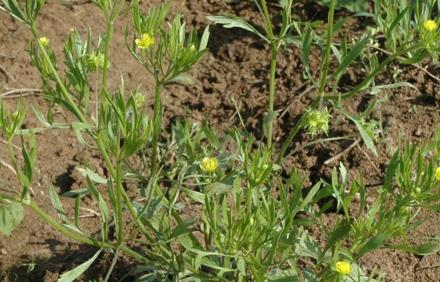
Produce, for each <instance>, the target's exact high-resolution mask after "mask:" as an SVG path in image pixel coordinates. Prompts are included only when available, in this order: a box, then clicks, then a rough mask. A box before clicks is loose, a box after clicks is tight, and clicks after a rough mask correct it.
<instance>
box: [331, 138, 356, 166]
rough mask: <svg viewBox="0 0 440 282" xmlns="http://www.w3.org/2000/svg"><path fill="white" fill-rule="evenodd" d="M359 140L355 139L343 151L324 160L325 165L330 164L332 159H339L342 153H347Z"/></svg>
mask: <svg viewBox="0 0 440 282" xmlns="http://www.w3.org/2000/svg"><path fill="white" fill-rule="evenodd" d="M359 142H361V139H356V140H355V141H354V142H353V143H352V144H351V145H350V146H349V147H348V148H347V149H345V150H344V151H342V152H340V153H339V154H337V155H336V156H334V157H332V158H330V159H328V160H326V161H325V162H324V164H325V165H328V164H331V163H332V162H334V161H337V160H339V159H340V158H341V157H342V156H343V155H345V154H347V153H348V152H350V151H351V150H352V149H353V148H354V147H356V145H358V144H359Z"/></svg>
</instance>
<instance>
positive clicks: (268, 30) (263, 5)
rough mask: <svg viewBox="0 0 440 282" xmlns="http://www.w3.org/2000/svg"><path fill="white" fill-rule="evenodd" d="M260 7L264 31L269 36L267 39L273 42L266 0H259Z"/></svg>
mask: <svg viewBox="0 0 440 282" xmlns="http://www.w3.org/2000/svg"><path fill="white" fill-rule="evenodd" d="M261 9H262V10H263V20H264V27H265V29H266V33H267V35H268V36H269V40H270V41H271V42H273V39H274V34H273V29H272V23H271V20H270V15H269V9H268V8H267V3H266V0H261Z"/></svg>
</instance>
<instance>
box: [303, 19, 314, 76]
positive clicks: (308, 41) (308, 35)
mask: <svg viewBox="0 0 440 282" xmlns="http://www.w3.org/2000/svg"><path fill="white" fill-rule="evenodd" d="M312 31H313V30H312V28H311V27H310V26H308V27H307V30H306V32H305V33H304V36H303V38H302V48H301V60H302V63H303V65H304V69H305V72H306V73H307V75H308V76H309V77H311V75H310V59H309V57H310V47H311V46H312V41H313V36H312Z"/></svg>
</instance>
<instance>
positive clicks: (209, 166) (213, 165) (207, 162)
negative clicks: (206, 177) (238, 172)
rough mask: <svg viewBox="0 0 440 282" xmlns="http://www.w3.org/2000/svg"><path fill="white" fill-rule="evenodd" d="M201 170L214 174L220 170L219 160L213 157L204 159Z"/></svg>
mask: <svg viewBox="0 0 440 282" xmlns="http://www.w3.org/2000/svg"><path fill="white" fill-rule="evenodd" d="M200 168H201V169H202V170H203V171H204V172H208V173H211V172H214V171H216V170H217V168H218V160H217V158H215V157H213V158H208V157H206V158H203V160H202V164H201V165H200Z"/></svg>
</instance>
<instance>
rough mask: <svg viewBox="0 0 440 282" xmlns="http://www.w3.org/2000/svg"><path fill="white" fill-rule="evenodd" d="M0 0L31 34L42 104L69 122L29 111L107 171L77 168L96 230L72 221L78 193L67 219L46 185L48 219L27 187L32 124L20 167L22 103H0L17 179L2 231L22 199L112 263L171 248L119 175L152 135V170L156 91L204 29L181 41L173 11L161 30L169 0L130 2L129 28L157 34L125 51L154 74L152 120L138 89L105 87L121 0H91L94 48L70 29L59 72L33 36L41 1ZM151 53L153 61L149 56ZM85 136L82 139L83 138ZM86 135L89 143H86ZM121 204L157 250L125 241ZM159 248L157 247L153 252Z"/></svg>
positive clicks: (192, 53) (194, 56)
mask: <svg viewBox="0 0 440 282" xmlns="http://www.w3.org/2000/svg"><path fill="white" fill-rule="evenodd" d="M3 3H4V7H0V8H1V9H2V10H4V11H6V12H7V13H9V14H10V15H12V16H13V17H15V18H17V19H18V20H20V21H21V22H23V23H24V24H25V25H26V26H28V27H29V28H30V30H31V31H32V34H33V39H32V40H31V43H30V45H29V53H30V55H31V59H32V63H33V64H34V66H35V67H36V68H37V69H38V70H39V72H40V75H41V79H42V82H43V87H44V91H45V94H46V95H45V98H46V100H47V101H49V103H50V105H54V104H58V105H60V106H61V107H63V108H65V109H66V110H68V111H69V112H71V113H72V114H73V116H74V117H75V119H76V121H73V122H72V123H70V124H59V123H56V122H54V120H53V115H52V110H51V109H50V110H49V113H48V115H47V116H46V117H45V116H44V115H43V114H42V113H41V112H40V111H39V110H38V109H35V113H36V114H37V117H38V118H39V119H40V121H41V122H42V123H43V124H44V125H45V126H46V127H48V128H70V129H72V130H73V131H74V132H75V133H76V135H77V137H78V141H79V142H80V143H82V144H83V145H85V146H86V147H88V148H92V149H94V150H97V151H98V152H100V154H101V157H102V159H103V160H104V162H105V164H106V168H107V170H108V171H109V176H108V179H105V178H103V177H102V176H99V175H97V174H95V173H94V172H93V171H91V170H90V169H89V168H86V169H84V170H82V173H83V175H84V177H85V178H86V180H87V189H88V193H90V195H91V196H92V198H93V199H94V200H96V201H97V202H98V204H99V207H100V212H101V216H102V226H101V232H100V236H98V237H95V236H93V235H89V234H88V232H86V231H85V230H84V229H83V228H82V226H81V225H80V221H79V218H78V217H79V214H80V212H79V211H80V210H79V207H80V194H78V195H77V196H76V205H75V215H74V218H73V219H70V218H68V217H67V215H66V214H65V212H64V209H63V207H62V205H61V201H60V200H59V199H58V195H57V194H56V192H55V191H54V190H53V189H52V188H51V189H49V195H50V197H51V201H52V203H53V205H54V206H55V208H56V210H57V212H58V215H59V218H60V219H61V221H62V223H59V222H57V220H56V219H55V218H52V217H51V216H49V215H48V214H47V213H46V212H45V211H44V210H42V209H41V208H40V207H38V206H37V205H36V204H35V203H34V202H33V201H32V197H31V196H30V194H29V190H30V184H31V182H32V174H33V170H34V167H35V165H36V163H35V160H36V156H35V152H36V149H35V146H36V144H35V142H34V138H33V134H32V131H30V134H29V135H28V139H29V140H30V142H29V144H30V149H28V148H27V146H25V143H23V145H22V147H23V159H24V164H23V167H20V165H19V162H18V160H17V159H16V157H15V154H14V152H13V141H14V139H16V136H17V135H18V134H25V133H26V131H23V132H21V129H20V127H21V124H22V122H23V120H24V117H25V111H24V109H23V107H19V108H18V109H17V111H16V113H15V114H13V115H12V116H11V115H7V114H6V113H5V111H4V107H3V106H2V107H1V112H0V113H1V116H2V123H1V126H0V128H1V129H2V131H3V132H5V134H6V135H7V137H8V138H7V140H8V143H9V152H10V154H9V155H10V160H11V162H12V163H13V166H12V167H13V168H14V172H15V173H16V174H17V176H18V178H19V180H20V183H21V186H22V187H21V188H22V189H21V190H22V191H21V193H20V194H21V196H20V197H15V196H9V195H1V199H2V201H5V203H7V205H6V206H5V209H6V212H7V213H10V214H11V220H12V221H11V222H10V223H9V224H7V225H6V226H2V231H4V233H6V234H9V233H10V232H11V230H12V229H13V228H14V227H15V225H16V224H18V223H19V221H20V220H21V218H22V208H21V204H24V205H28V206H30V207H31V208H32V209H33V210H34V212H36V213H37V214H38V215H39V216H40V217H41V218H42V219H43V220H44V221H46V222H47V223H48V224H49V225H51V226H52V227H53V228H55V229H56V230H57V231H59V232H61V233H62V234H63V235H65V236H66V237H68V238H70V239H73V240H75V241H78V242H81V243H85V244H89V245H93V246H96V247H98V248H100V249H108V250H112V251H113V252H114V255H115V260H114V263H115V262H116V260H117V257H118V254H119V253H125V254H126V255H129V256H132V257H133V258H135V259H137V260H138V261H140V262H146V261H148V259H149V258H152V257H154V256H156V257H157V258H159V257H162V256H163V255H165V256H168V255H170V254H171V251H170V249H168V247H170V246H168V245H167V243H166V242H164V243H163V245H162V243H160V241H161V240H162V239H159V238H156V239H152V237H151V236H152V235H151V234H160V232H158V231H157V230H155V227H153V226H152V225H150V224H149V223H144V222H142V221H141V220H139V216H140V215H139V212H140V210H139V211H138V210H137V209H136V208H137V207H136V206H135V205H134V203H132V202H131V200H130V198H129V196H128V195H127V193H126V191H125V189H124V187H123V182H124V179H125V177H126V174H127V173H128V172H129V171H128V170H127V167H126V161H127V160H128V159H129V158H130V157H131V156H133V155H134V154H135V153H136V152H139V150H140V149H142V148H144V147H145V145H146V144H148V143H150V142H152V143H153V144H154V146H153V159H154V160H155V161H153V162H152V167H151V171H152V174H153V172H154V171H155V170H156V169H157V168H158V167H159V164H158V163H157V162H158V160H157V154H158V148H157V147H158V145H157V143H158V139H159V133H160V128H161V126H160V123H161V114H162V110H163V109H162V106H161V102H160V92H161V90H162V89H163V87H164V86H165V85H166V84H167V83H170V82H172V81H173V79H176V78H178V76H179V75H181V74H183V73H184V72H186V71H188V70H189V69H190V68H191V66H192V65H193V64H195V63H196V62H197V61H198V60H199V59H200V57H201V56H202V55H203V53H204V51H205V49H206V45H207V40H208V36H209V33H208V31H207V30H206V31H205V33H204V36H203V38H202V41H201V42H200V41H199V40H198V38H197V34H196V31H193V32H192V33H191V35H190V36H189V38H188V39H187V40H186V39H185V24H184V23H182V19H181V17H180V16H176V17H175V19H174V21H173V24H172V27H171V29H170V30H169V31H167V30H165V29H163V27H164V25H165V15H166V12H167V9H168V6H169V4H165V5H161V6H159V7H158V8H153V9H152V10H151V11H150V13H149V14H148V15H146V16H142V15H141V12H140V7H139V5H138V3H137V2H133V3H132V9H133V12H132V13H133V19H134V24H135V29H136V30H137V31H138V32H139V34H145V33H146V32H147V31H146V30H145V29H147V30H149V31H150V32H151V34H153V35H154V36H157V37H158V38H157V41H156V42H157V43H156V44H155V40H154V39H153V38H145V37H143V38H141V41H137V43H138V45H139V46H137V47H143V46H145V47H149V48H148V50H144V48H142V50H143V51H142V54H138V53H137V51H136V50H135V49H134V48H133V49H131V51H132V53H133V55H134V56H135V57H136V58H137V59H139V60H140V61H141V62H142V63H143V64H144V66H145V67H146V68H147V69H148V70H151V73H152V74H153V75H154V78H155V79H156V95H155V98H156V106H155V114H154V117H153V120H149V119H148V118H147V117H146V115H145V114H144V113H143V112H141V111H140V107H141V104H142V99H140V98H139V91H137V90H136V91H133V92H131V93H130V94H128V95H127V94H126V93H125V91H124V82H123V78H121V86H120V89H119V90H118V91H116V93H115V94H111V92H113V91H112V90H111V89H109V88H108V73H109V68H110V67H111V63H110V59H109V46H110V44H111V39H112V35H113V25H114V22H115V20H116V19H117V18H118V16H119V13H120V11H121V9H122V7H123V5H124V1H119V0H99V1H96V2H95V4H96V5H97V7H98V8H99V9H100V10H101V11H102V12H103V14H104V16H105V18H106V32H105V33H104V34H103V36H102V37H101V38H100V40H99V43H98V45H97V46H96V47H94V46H93V37H92V34H91V32H90V31H89V33H88V34H87V39H86V40H82V39H81V35H80V34H79V33H78V32H77V31H76V30H72V32H71V34H70V36H69V38H68V40H67V42H66V45H65V48H64V56H65V66H66V67H65V71H64V73H61V71H60V70H59V69H60V68H59V67H58V64H59V63H58V61H57V58H56V56H55V53H54V52H53V50H52V48H51V46H50V44H49V43H50V39H49V38H47V37H45V36H40V35H39V32H38V29H37V25H36V18H37V15H38V13H39V11H40V9H41V8H42V6H43V4H44V1H43V0H38V1H26V2H25V3H24V4H19V3H18V2H16V1H15V0H5V1H3ZM156 11H160V14H159V15H157V14H154V13H155V12H156ZM158 17H160V19H161V20H160V21H158V20H159V18H158ZM147 39H149V40H147ZM135 44H136V43H135ZM153 44H154V46H153ZM147 45H149V46H147ZM195 46H197V50H195ZM136 49H137V48H136ZM153 57H154V59H153ZM156 59H158V60H157V61H156ZM96 71H99V72H100V73H101V74H102V81H101V85H100V86H101V87H100V90H99V91H97V92H96V93H90V90H89V89H90V83H89V75H90V73H91V72H96ZM91 94H95V98H96V99H95V101H94V103H95V104H96V108H95V109H93V108H91V107H90V104H91V103H90V101H91ZM85 135H87V136H88V138H85ZM86 140H87V141H86ZM90 140H92V141H93V143H90ZM97 184H101V185H106V186H107V190H108V193H109V198H110V200H111V201H110V203H106V202H105V201H104V200H103V199H104V197H103V196H102V195H101V194H100V192H99V191H98V189H97V188H96V185H97ZM109 204H110V207H109V206H108V205H109ZM147 207H148V204H147V205H146V206H145V207H143V210H144V211H145V210H147ZM124 209H126V210H127V211H128V213H129V214H130V216H131V217H132V222H133V223H132V224H134V225H135V226H136V227H137V228H139V230H140V232H141V233H142V234H143V235H144V236H145V237H146V238H150V239H151V240H150V242H151V243H152V244H154V245H155V246H156V247H154V248H157V250H158V251H159V252H158V253H156V254H155V253H154V251H147V252H146V253H145V254H140V253H138V252H136V251H134V250H132V249H130V248H129V247H127V241H131V240H132V239H131V238H130V235H129V234H128V229H129V227H127V226H125V224H124V221H123V216H124ZM16 214H17V215H16ZM15 215H16V216H15ZM111 221H112V222H114V224H115V227H116V235H115V238H111V237H110V223H111ZM130 228H131V227H130ZM162 252H164V253H163V254H161V253H162ZM99 253H100V251H99V252H98V253H97V254H96V255H95V256H93V257H92V258H91V260H89V262H88V263H92V262H93V260H95V259H96V257H97V256H98V254H99ZM162 261H163V262H164V263H165V264H166V265H172V264H173V263H174V261H173V259H171V258H168V259H165V258H164V257H162ZM113 265H114V264H113ZM112 269H113V266H112V267H111V268H110V269H109V273H108V274H107V278H106V279H108V277H109V276H110V273H111V271H112ZM83 271H84V269H83V270H82V271H79V269H76V270H74V271H71V272H67V273H65V275H63V276H62V278H63V279H67V280H69V281H71V280H73V279H75V278H76V277H78V276H79V275H80V274H81V273H82V272H83Z"/></svg>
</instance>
